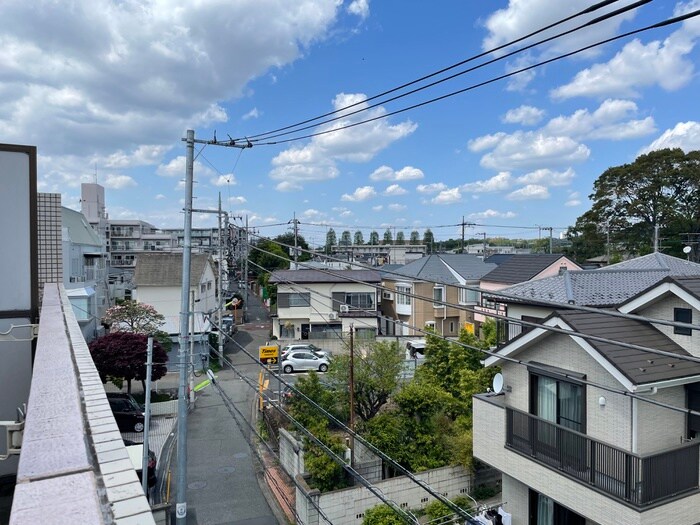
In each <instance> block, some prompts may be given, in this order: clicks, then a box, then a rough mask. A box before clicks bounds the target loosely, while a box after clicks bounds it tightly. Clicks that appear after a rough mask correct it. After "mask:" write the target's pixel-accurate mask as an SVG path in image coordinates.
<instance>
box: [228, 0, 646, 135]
mask: <svg viewBox="0 0 700 525" xmlns="http://www.w3.org/2000/svg"><path fill="white" fill-rule="evenodd" d="M617 1H618V0H604V1H602V2H598V3H596V4H594V5H592V6H589V7H587V8H586V9H584V10H582V11H579V12H578V13H575V14H573V15H570V16H568V17H566V18H563V19H561V20H558V21H556V22H554V23H552V24H549V25H548V26H545V27H543V28H541V29H537V30H535V31H533V32H531V33H528V34H527V35H525V36H522V37H519V38H517V39H516V40H512V41H510V42H506V43H504V44H501V45H499V46H497V47H494V48H492V49H489V50H488V51H484V52H482V53H479V54H477V55H474V56H471V57H469V58H467V59H464V60H461V61H459V62H457V63H455V64H452V65H451V66H448V67H445V68H442V69H440V70H438V71H435V72H433V73H430V74H427V75H424V76H422V77H420V78H418V79H415V80H412V81H410V82H406V83H404V84H401V85H400V86H397V87H395V88H392V89H389V90H386V91H383V92H381V93H378V94H376V95H373V96H371V97H367V98H365V99H363V100H361V101H359V102H356V103H354V104H350V105H348V106H345V107H343V108H340V109H337V110H335V111H331V112H328V113H325V114H323V115H319V116H317V117H313V118H310V119H306V120H303V121H301V122H297V123H296V124H290V125H288V126H284V127H282V128H277V129H274V130H272V131H268V132H266V133H258V134H256V135H250V136H248V137H245V139H246V140H251V142H252V141H253V139H259V138H260V137H264V136H266V135H272V134H274V133H279V132H280V131H286V130H288V129H291V128H295V127H298V126H303V125H304V124H308V123H310V122H313V121H315V120H320V119H322V118H326V117H330V116H332V115H335V114H337V113H341V112H345V111H347V110H348V109H351V108H353V107H356V106H358V105H360V104H366V103H367V102H370V101H372V100H376V99H378V98H381V97H384V96H386V95H390V94H391V93H395V92H396V91H400V90H402V89H404V88H407V87H410V86H412V85H414V84H417V83H419V82H422V81H424V80H428V79H430V78H433V77H435V76H437V75H441V74H442V73H446V72H447V71H451V70H452V69H455V68H457V67H459V66H462V65H464V64H466V63H468V62H472V61H474V60H477V59H479V58H483V57H485V56H487V55H489V54H492V53H495V52H497V51H500V50H502V49H505V48H507V47H510V46H512V45H514V44H517V43H519V42H523V41H524V40H527V39H528V38H531V37H533V36H535V35H538V34H540V33H542V32H544V31H547V30H549V29H552V28H554V27H556V26H558V25H561V24H564V23H566V22H568V21H570V20H573V19H575V18H578V17H579V16H582V15H585V14H590V13H593V12H595V11H597V10H598V9H601V8H603V7H606V6H608V5H610V4H614V3H615V2H617ZM649 1H651V0H649ZM644 3H647V2H644ZM243 139H244V137H240V138H237V139H235V140H236V141H238V140H243Z"/></svg>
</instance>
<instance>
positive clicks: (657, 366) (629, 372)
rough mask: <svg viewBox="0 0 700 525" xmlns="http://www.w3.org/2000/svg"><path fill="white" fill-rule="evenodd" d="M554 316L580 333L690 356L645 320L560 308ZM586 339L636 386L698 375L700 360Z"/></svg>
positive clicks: (699, 373) (699, 372)
mask: <svg viewBox="0 0 700 525" xmlns="http://www.w3.org/2000/svg"><path fill="white" fill-rule="evenodd" d="M554 315H555V316H557V317H559V318H561V319H562V320H563V321H564V322H566V323H567V324H568V325H569V326H571V328H573V329H574V330H576V331H577V332H581V333H583V334H588V335H594V336H598V337H604V338H607V339H612V340H615V341H621V342H623V343H631V344H636V345H640V346H644V347H648V348H653V349H657V350H663V351H665V352H671V353H673V354H677V355H678V356H690V355H691V354H690V353H688V352H687V351H686V350H684V349H683V348H682V347H681V346H680V345H678V344H676V343H675V342H674V341H672V340H671V339H669V338H668V337H666V336H665V335H664V334H663V333H661V332H660V331H659V330H657V329H656V328H655V327H654V326H652V325H651V324H649V323H645V322H641V321H636V320H633V319H625V318H622V317H612V316H609V315H605V314H604V313H590V312H576V311H568V310H567V311H564V310H562V311H557V312H555V314H554ZM587 342H588V344H590V345H591V346H592V347H593V348H595V349H596V350H597V351H598V352H600V354H601V355H602V356H603V357H605V359H607V360H608V361H609V362H610V364H612V365H613V366H615V368H617V369H618V370H619V371H620V372H622V374H623V375H625V376H626V377H627V378H628V379H629V380H630V381H631V382H632V383H634V384H636V385H642V384H645V383H655V382H657V381H667V380H670V379H680V378H684V377H691V376H697V375H700V363H697V362H693V361H686V360H682V359H677V358H674V357H666V356H663V355H659V354H654V353H651V352H648V351H645V350H635V349H632V348H626V347H623V346H619V345H616V344H614V343H602V342H599V341H592V340H587Z"/></svg>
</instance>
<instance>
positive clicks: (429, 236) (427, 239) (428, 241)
mask: <svg viewBox="0 0 700 525" xmlns="http://www.w3.org/2000/svg"><path fill="white" fill-rule="evenodd" d="M434 243H435V238H434V237H433V232H432V231H430V228H428V229H426V230H425V232H424V233H423V244H425V245H426V247H427V250H428V253H433V244H434Z"/></svg>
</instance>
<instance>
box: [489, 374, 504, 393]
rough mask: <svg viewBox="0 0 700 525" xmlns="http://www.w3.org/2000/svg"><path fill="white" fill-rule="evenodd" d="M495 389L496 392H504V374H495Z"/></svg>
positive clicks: (493, 385) (493, 384)
mask: <svg viewBox="0 0 700 525" xmlns="http://www.w3.org/2000/svg"><path fill="white" fill-rule="evenodd" d="M492 387H493V391H494V393H496V394H500V393H501V392H503V374H501V373H498V374H496V375H495V376H493V383H492Z"/></svg>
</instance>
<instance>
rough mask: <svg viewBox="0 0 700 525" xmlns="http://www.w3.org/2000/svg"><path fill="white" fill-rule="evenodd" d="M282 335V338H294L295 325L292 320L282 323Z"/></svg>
mask: <svg viewBox="0 0 700 525" xmlns="http://www.w3.org/2000/svg"><path fill="white" fill-rule="evenodd" d="M280 337H281V338H282V339H294V325H293V324H292V323H290V322H286V323H280Z"/></svg>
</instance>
